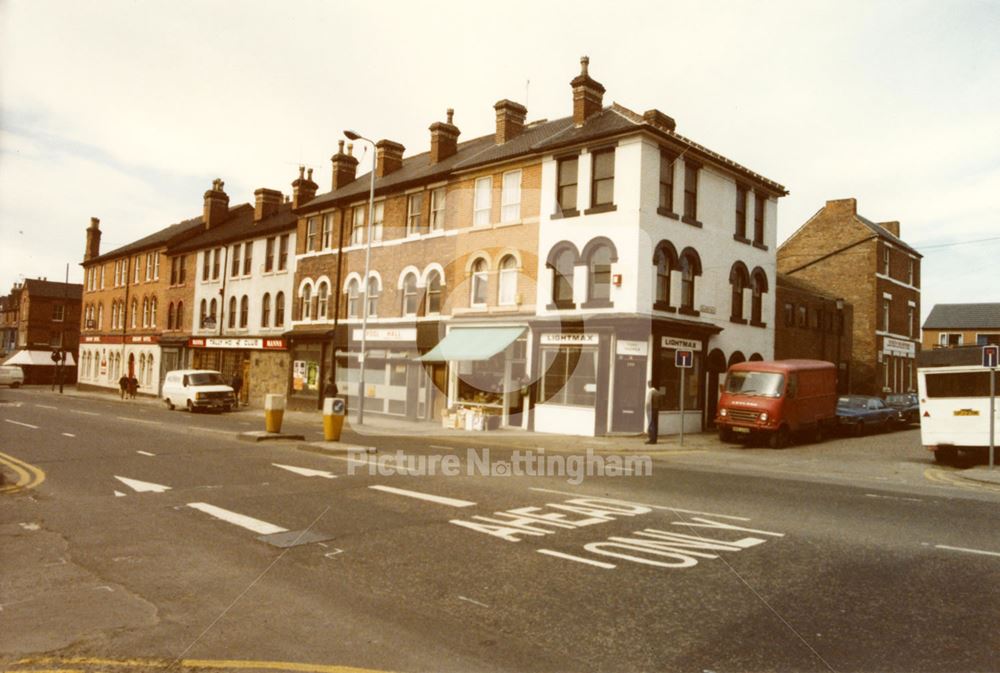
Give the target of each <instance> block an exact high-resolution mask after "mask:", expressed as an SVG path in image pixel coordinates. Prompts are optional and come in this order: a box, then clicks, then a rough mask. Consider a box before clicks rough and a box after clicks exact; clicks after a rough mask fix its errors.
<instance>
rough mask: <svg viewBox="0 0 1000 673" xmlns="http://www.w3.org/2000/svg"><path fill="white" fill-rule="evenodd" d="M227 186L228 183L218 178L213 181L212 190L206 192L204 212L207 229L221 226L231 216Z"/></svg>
mask: <svg viewBox="0 0 1000 673" xmlns="http://www.w3.org/2000/svg"><path fill="white" fill-rule="evenodd" d="M225 186H226V183H224V182H223V181H222V180H221V179H220V178H216V179H214V180H212V188H211V189H210V190H208V191H207V192H205V208H204V210H203V211H202V219H203V220H204V222H205V229H211V228H212V227H214V226H216V225H217V224H220V223H221V222H222V221H223V220H224V219H226V216H227V215H228V214H229V196H228V195H227V194H226V192H225V190H224V187H225Z"/></svg>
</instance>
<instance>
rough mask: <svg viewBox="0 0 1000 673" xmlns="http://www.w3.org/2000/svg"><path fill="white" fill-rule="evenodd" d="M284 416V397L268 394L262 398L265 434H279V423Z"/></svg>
mask: <svg viewBox="0 0 1000 673" xmlns="http://www.w3.org/2000/svg"><path fill="white" fill-rule="evenodd" d="M284 416H285V396H284V395H278V394H270V395H268V396H267V397H265V398H264V429H265V430H266V431H267V432H281V421H282V419H284Z"/></svg>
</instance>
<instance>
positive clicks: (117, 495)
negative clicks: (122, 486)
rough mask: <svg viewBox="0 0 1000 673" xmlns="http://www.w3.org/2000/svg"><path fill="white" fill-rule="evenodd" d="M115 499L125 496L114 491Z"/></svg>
mask: <svg viewBox="0 0 1000 673" xmlns="http://www.w3.org/2000/svg"><path fill="white" fill-rule="evenodd" d="M115 497H116V498H124V497H125V494H124V493H122V492H121V491H115Z"/></svg>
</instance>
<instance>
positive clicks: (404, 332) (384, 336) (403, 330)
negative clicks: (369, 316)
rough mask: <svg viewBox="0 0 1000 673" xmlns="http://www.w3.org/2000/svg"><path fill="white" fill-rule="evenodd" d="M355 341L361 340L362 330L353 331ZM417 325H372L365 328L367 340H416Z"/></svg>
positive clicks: (352, 336)
mask: <svg viewBox="0 0 1000 673" xmlns="http://www.w3.org/2000/svg"><path fill="white" fill-rule="evenodd" d="M351 338H352V339H353V340H354V341H361V330H360V329H354V330H353V331H352V332H351ZM416 340H417V328H416V327H372V328H369V329H366V330H365V341H416Z"/></svg>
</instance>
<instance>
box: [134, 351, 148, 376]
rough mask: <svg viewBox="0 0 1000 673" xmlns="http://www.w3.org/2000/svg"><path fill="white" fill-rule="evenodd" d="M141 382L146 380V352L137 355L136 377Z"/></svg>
mask: <svg viewBox="0 0 1000 673" xmlns="http://www.w3.org/2000/svg"><path fill="white" fill-rule="evenodd" d="M136 378H137V379H139V380H140V381H142V382H143V383H145V382H146V354H145V353H142V354H140V355H139V375H138V376H137V377H136Z"/></svg>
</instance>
